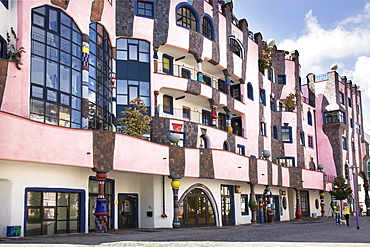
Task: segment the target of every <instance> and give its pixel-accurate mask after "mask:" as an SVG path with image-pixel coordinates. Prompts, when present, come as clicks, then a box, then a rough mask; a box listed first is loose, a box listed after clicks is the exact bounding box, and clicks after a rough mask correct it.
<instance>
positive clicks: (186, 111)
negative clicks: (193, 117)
mask: <svg viewBox="0 0 370 247" xmlns="http://www.w3.org/2000/svg"><path fill="white" fill-rule="evenodd" d="M182 118H184V119H187V120H190V108H189V107H186V106H183V107H182Z"/></svg>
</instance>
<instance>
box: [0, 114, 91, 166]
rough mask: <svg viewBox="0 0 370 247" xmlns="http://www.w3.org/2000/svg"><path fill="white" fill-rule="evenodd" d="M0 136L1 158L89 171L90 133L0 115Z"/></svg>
mask: <svg viewBox="0 0 370 247" xmlns="http://www.w3.org/2000/svg"><path fill="white" fill-rule="evenodd" d="M0 136H1V142H0V157H1V159H4V160H15V161H28V162H36V163H45V164H58V165H66V166H79V167H91V168H92V161H93V157H92V155H91V154H92V151H93V150H92V132H91V131H84V130H76V129H69V128H61V127H54V126H50V125H46V124H41V123H37V122H33V121H30V120H26V119H23V118H20V117H16V116H13V115H9V114H6V113H0ZM20 140H21V141H20ZM88 153H90V154H88Z"/></svg>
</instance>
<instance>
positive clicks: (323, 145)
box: [315, 94, 337, 177]
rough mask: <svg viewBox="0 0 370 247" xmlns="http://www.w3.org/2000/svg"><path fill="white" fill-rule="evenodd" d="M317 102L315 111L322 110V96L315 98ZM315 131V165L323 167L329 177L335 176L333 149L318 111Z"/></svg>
mask: <svg viewBox="0 0 370 247" xmlns="http://www.w3.org/2000/svg"><path fill="white" fill-rule="evenodd" d="M317 97H318V100H317V101H316V109H322V101H323V95H322V94H320V95H318V96H317ZM315 118H316V131H317V136H316V138H317V139H316V140H317V147H316V150H317V163H318V164H323V165H324V170H323V171H324V172H325V173H326V174H329V175H333V176H334V177H336V176H337V172H336V170H335V163H334V160H333V149H332V147H331V144H330V142H329V138H328V137H327V136H326V134H325V133H324V131H323V116H322V113H321V112H320V111H317V112H316V115H315Z"/></svg>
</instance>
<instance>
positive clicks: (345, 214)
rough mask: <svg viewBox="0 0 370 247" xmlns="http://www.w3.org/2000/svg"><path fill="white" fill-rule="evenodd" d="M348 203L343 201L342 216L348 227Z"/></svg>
mask: <svg viewBox="0 0 370 247" xmlns="http://www.w3.org/2000/svg"><path fill="white" fill-rule="evenodd" d="M350 213H351V212H350V210H349V206H348V203H344V218H345V219H346V224H347V226H348V227H349V214H350Z"/></svg>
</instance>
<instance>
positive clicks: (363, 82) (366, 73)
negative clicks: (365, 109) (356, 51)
mask: <svg viewBox="0 0 370 247" xmlns="http://www.w3.org/2000/svg"><path fill="white" fill-rule="evenodd" d="M369 68H370V57H367V56H361V57H358V58H357V61H356V64H355V67H354V70H353V74H352V76H353V82H355V83H356V84H358V85H360V90H361V91H362V92H363V96H365V97H369V98H370V69H369Z"/></svg>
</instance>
